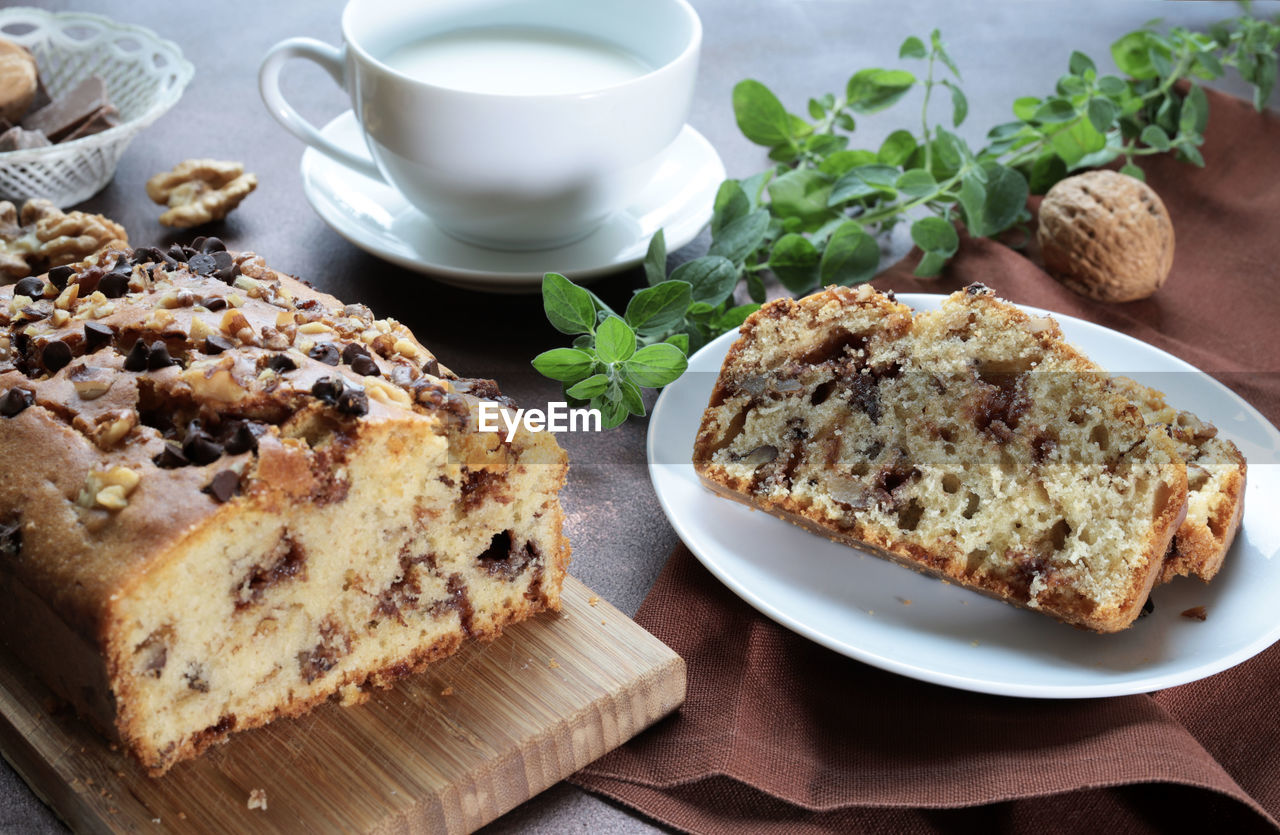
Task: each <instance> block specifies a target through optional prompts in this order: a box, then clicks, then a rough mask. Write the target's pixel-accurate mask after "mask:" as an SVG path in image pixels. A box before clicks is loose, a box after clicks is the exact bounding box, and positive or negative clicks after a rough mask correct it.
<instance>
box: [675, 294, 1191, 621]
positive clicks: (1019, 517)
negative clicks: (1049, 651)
mask: <svg viewBox="0 0 1280 835" xmlns="http://www.w3.org/2000/svg"><path fill="white" fill-rule="evenodd" d="M694 464H695V467H696V469H697V471H698V473H699V475H700V476H701V477H702V479H703V480H704V482H705V483H706V484H707V485H708V486H710V487H711V488H712V489H713V490H715V491H717V492H719V493H721V494H723V495H725V496H728V497H730V498H733V499H737V500H739V501H742V502H746V503H747V504H749V505H751V506H754V507H757V508H760V509H763V510H766V511H768V512H770V513H772V514H775V515H777V516H780V517H782V518H784V519H787V520H789V521H791V522H794V523H796V524H799V525H802V526H804V527H806V528H808V529H810V530H812V531H815V532H817V533H820V534H822V535H824V536H827V537H830V538H831V539H834V540H836V541H840V542H844V543H847V544H850V545H853V546H856V547H859V548H864V549H867V550H870V551H872V552H874V553H877V554H879V555H882V556H886V557H889V558H892V559H895V560H897V561H899V562H902V563H904V564H906V565H908V566H910V567H912V568H915V569H918V570H921V571H925V572H929V573H932V574H935V575H938V576H940V577H944V578H947V579H949V580H951V581H954V582H957V583H960V584H962V585H964V586H966V587H968V588H971V589H974V590H976V591H980V592H983V593H986V594H988V595H992V596H995V597H998V598H1000V599H1002V600H1006V601H1008V602H1010V603H1013V604H1016V605H1019V606H1023V607H1026V608H1029V609H1034V610H1036V611H1039V612H1042V613H1044V614H1047V615H1051V616H1052V617H1055V618H1058V619H1059V620H1062V621H1065V622H1067V623H1071V624H1075V625H1077V626H1080V627H1084V628H1087V629H1092V630H1096V631H1099V632H1114V631H1117V630H1120V629H1124V628H1125V627H1127V626H1129V625H1130V624H1131V623H1132V622H1133V621H1134V619H1135V618H1137V617H1138V615H1139V613H1140V612H1141V610H1142V607H1143V604H1144V603H1145V602H1146V600H1147V596H1148V593H1149V592H1150V590H1151V587H1152V585H1153V584H1154V583H1156V582H1157V581H1158V580H1159V579H1160V578H1161V576H1162V571H1163V568H1164V557H1165V554H1166V552H1167V551H1168V549H1169V545H1170V542H1171V541H1172V539H1173V536H1174V534H1175V532H1176V531H1177V530H1178V526H1179V525H1180V524H1181V523H1182V520H1183V518H1184V516H1185V514H1186V505H1187V467H1186V464H1185V463H1184V461H1183V458H1182V457H1181V456H1180V455H1179V452H1178V448H1177V446H1176V445H1175V443H1174V442H1173V441H1172V440H1171V439H1170V437H1169V434H1168V432H1167V431H1166V430H1165V428H1163V427H1161V426H1154V425H1153V426H1149V425H1148V424H1147V422H1146V421H1145V420H1144V419H1143V416H1142V414H1141V412H1140V410H1139V409H1138V407H1137V406H1136V405H1134V404H1133V403H1132V402H1131V401H1130V400H1129V399H1128V398H1127V397H1126V396H1125V395H1124V394H1123V393H1122V391H1121V390H1120V389H1119V388H1118V387H1117V386H1116V385H1115V384H1114V383H1113V382H1111V380H1110V379H1109V377H1108V375H1107V374H1106V373H1105V372H1103V371H1102V370H1101V369H1100V368H1099V367H1098V366H1096V365H1095V364H1093V363H1092V362H1090V361H1089V360H1088V359H1087V358H1086V357H1085V356H1084V355H1083V354H1081V353H1080V352H1079V351H1077V350H1076V349H1075V348H1073V347H1071V346H1070V345H1069V344H1067V343H1066V342H1065V341H1064V339H1063V337H1062V333H1061V330H1060V329H1059V327H1058V325H1057V323H1056V322H1054V321H1053V320H1052V319H1049V318H1038V317H1032V316H1029V315H1027V314H1025V313H1024V312H1022V311H1020V310H1019V309H1018V308H1016V307H1015V306H1013V305H1011V304H1009V303H1007V302H1004V301H1002V300H1000V299H998V298H996V296H995V295H994V294H993V293H992V292H991V291H990V290H988V289H987V288H985V287H982V286H981V285H973V286H971V287H969V288H966V289H965V290H963V291H961V292H958V293H956V294H953V295H952V296H950V297H948V298H947V299H945V300H944V301H943V303H942V305H941V307H940V308H939V309H938V310H936V311H931V312H924V313H920V314H916V315H913V314H912V311H911V310H910V309H909V308H907V307H906V306H904V305H902V304H900V303H898V302H897V301H895V300H894V299H893V297H892V296H891V295H886V294H881V293H878V292H876V291H875V290H873V289H872V288H871V287H869V286H866V285H864V286H861V287H858V288H856V289H854V288H841V287H832V288H828V289H826V290H824V291H821V292H818V293H816V294H814V295H811V296H809V297H807V298H804V299H800V300H798V301H794V300H790V299H783V300H778V301H774V302H770V303H769V304H766V305H765V306H764V307H763V308H761V309H760V310H759V311H758V312H756V313H755V314H753V315H752V316H751V317H750V318H749V319H748V320H747V321H746V323H745V324H744V325H743V327H742V329H741V334H740V336H739V338H738V340H737V342H735V343H734V345H733V347H732V348H731V349H730V351H729V353H728V356H727V357H726V358H725V361H724V365H723V367H722V369H721V371H720V376H719V379H718V380H717V383H716V386H715V389H714V392H713V394H712V396H711V401H710V403H709V405H708V407H707V409H706V412H705V413H704V415H703V419H702V424H701V426H700V428H699V431H698V435H697V439H696V443H695V450H694Z"/></svg>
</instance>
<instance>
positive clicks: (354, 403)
mask: <svg viewBox="0 0 1280 835" xmlns="http://www.w3.org/2000/svg"><path fill="white" fill-rule="evenodd" d="M338 411H339V412H342V413H343V414H344V415H354V416H356V417H360V416H361V415H366V414H368V413H369V396H368V395H366V394H365V393H364V392H363V391H361V390H359V389H347V390H346V391H344V392H343V393H342V394H341V395H340V396H339V397H338Z"/></svg>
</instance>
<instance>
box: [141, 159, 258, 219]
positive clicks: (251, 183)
mask: <svg viewBox="0 0 1280 835" xmlns="http://www.w3.org/2000/svg"><path fill="white" fill-rule="evenodd" d="M257 187H258V178H257V177H255V176H254V175H253V174H248V173H246V172H245V170H244V165H242V164H241V163H238V162H226V161H222V160H215V159H189V160H187V161H186V162H181V163H179V164H178V165H176V166H175V167H174V168H173V170H171V171H166V172H164V173H161V174H157V175H155V176H154V177H152V178H151V179H150V180H147V196H148V197H150V198H151V199H152V201H154V202H156V203H159V204H160V205H162V206H168V207H169V209H168V211H166V212H165V213H164V214H162V215H160V222H161V223H162V224H164V225H165V226H175V227H178V228H181V229H188V228H190V227H192V226H199V225H201V224H204V223H209V222H210V221H214V220H221V219H222V218H224V217H226V216H227V215H228V214H229V213H230V212H231V210H232V209H234V208H235V207H236V206H239V205H240V201H242V200H244V199H245V198H246V197H248V196H249V194H250V193H251V192H252V191H253V190H254V189H255V188H257Z"/></svg>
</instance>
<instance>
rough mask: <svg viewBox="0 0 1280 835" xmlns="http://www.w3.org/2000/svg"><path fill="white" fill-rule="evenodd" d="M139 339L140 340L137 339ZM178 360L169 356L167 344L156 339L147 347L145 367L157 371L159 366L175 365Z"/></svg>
mask: <svg viewBox="0 0 1280 835" xmlns="http://www.w3.org/2000/svg"><path fill="white" fill-rule="evenodd" d="M139 341H141V340H139ZM177 364H178V361H177V360H175V359H174V358H173V357H171V356H169V346H167V345H165V344H164V342H163V341H161V340H159V339H157V340H156V341H155V342H152V343H151V347H150V348H148V349H147V369H148V370H150V371H158V370H159V369H161V368H168V367H169V366H171V365H177Z"/></svg>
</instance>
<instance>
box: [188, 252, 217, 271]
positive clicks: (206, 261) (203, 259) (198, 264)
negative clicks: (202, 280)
mask: <svg viewBox="0 0 1280 835" xmlns="http://www.w3.org/2000/svg"><path fill="white" fill-rule="evenodd" d="M187 268H188V269H190V270H191V271H192V272H193V273H195V274H196V275H213V273H214V271H215V270H217V269H218V264H217V262H215V261H214V260H213V256H212V255H208V254H206V253H203V252H201V253H199V254H198V255H193V256H191V260H189V261H187Z"/></svg>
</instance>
